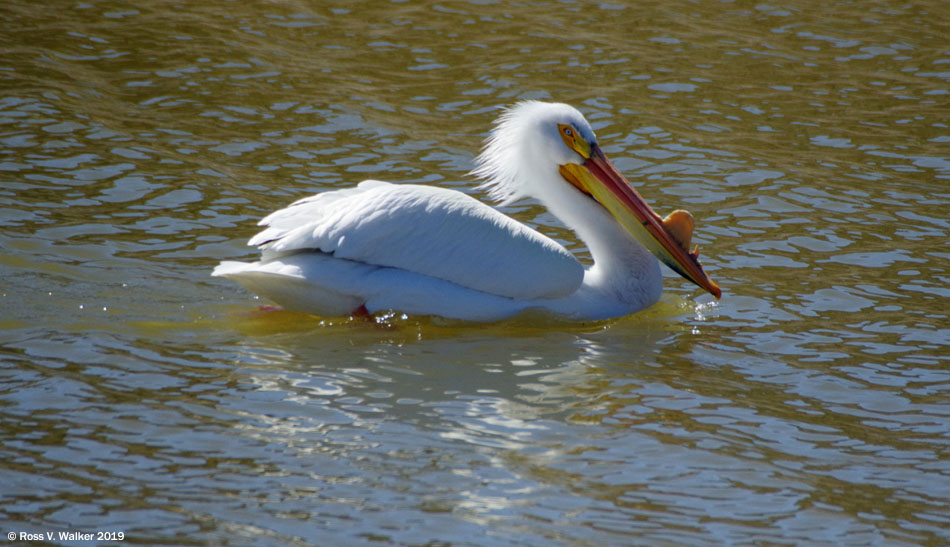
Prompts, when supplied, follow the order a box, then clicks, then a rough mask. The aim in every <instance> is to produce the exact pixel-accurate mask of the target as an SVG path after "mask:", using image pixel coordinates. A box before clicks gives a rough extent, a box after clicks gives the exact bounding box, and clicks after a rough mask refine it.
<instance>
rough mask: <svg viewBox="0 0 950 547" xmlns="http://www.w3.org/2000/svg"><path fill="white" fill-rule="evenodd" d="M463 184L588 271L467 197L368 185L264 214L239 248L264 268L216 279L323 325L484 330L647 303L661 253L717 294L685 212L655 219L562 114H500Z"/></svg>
mask: <svg viewBox="0 0 950 547" xmlns="http://www.w3.org/2000/svg"><path fill="white" fill-rule="evenodd" d="M472 174H473V175H475V176H477V177H479V178H481V179H483V180H484V183H483V185H482V188H484V189H486V190H487V191H488V192H489V194H490V196H491V197H492V198H495V199H497V200H501V201H502V202H506V203H507V202H511V201H514V200H516V199H519V198H522V197H532V198H535V199H536V200H537V201H539V202H540V203H541V204H542V205H544V206H545V207H547V209H548V210H549V211H550V212H551V213H552V214H553V215H554V216H556V217H557V218H558V219H560V220H561V222H563V223H564V225H565V226H567V227H568V228H571V229H573V230H574V232H575V233H576V234H577V236H578V237H579V238H580V239H581V240H582V241H583V242H584V243H585V244H586V245H587V247H588V248H589V249H590V254H591V258H592V259H593V264H591V265H590V266H588V267H586V268H585V267H584V266H583V265H582V264H581V263H580V262H578V260H577V259H576V258H575V257H574V256H573V255H572V254H571V253H570V252H569V251H568V250H567V249H565V248H564V247H562V246H561V245H559V244H558V243H556V242H555V241H554V240H552V239H550V238H548V237H546V236H544V235H542V234H540V233H538V232H536V231H534V230H532V229H531V228H528V227H527V226H525V225H524V224H521V223H520V222H517V221H516V220H514V219H511V218H509V217H507V216H505V215H503V214H501V213H499V212H498V211H496V210H495V209H493V208H491V207H489V206H487V205H485V204H483V203H481V202H479V201H478V200H476V199H474V198H472V197H470V196H468V195H466V194H464V193H462V192H458V191H455V190H447V189H444V188H437V187H433V186H423V185H415V184H390V183H388V182H381V181H376V180H367V181H363V182H361V183H360V184H359V185H357V186H356V187H353V188H347V189H345V190H334V191H330V192H323V193H320V194H316V195H314V196H310V197H307V198H304V199H301V200H299V201H296V202H294V203H293V204H291V205H290V206H289V207H287V208H285V209H281V210H279V211H276V212H274V213H271V214H270V215H269V216H267V217H266V218H264V219H263V220H261V221H260V223H259V225H260V226H266V229H265V230H263V231H262V232H260V233H259V234H257V235H256V236H254V237H253V238H251V240H250V241H249V242H248V245H253V246H257V247H259V248H260V249H261V251H262V256H261V260H260V261H258V262H253V263H243V262H232V261H225V262H222V263H221V264H220V265H218V267H217V268H215V270H214V272H213V273H212V275H214V276H220V277H227V278H230V279H233V280H234V281H236V282H238V283H240V284H241V285H243V286H244V287H246V288H247V289H249V290H250V291H252V292H254V293H257V294H259V295H261V296H264V297H266V298H268V299H270V300H272V301H274V302H276V303H277V304H279V305H281V306H283V307H284V308H286V309H289V310H294V311H302V312H306V313H312V314H316V315H321V316H342V315H348V314H353V313H370V314H373V313H376V312H379V311H388V310H393V311H398V312H403V313H407V314H418V315H438V316H442V317H448V318H455V319H463V320H473V321H493V320H499V319H503V318H506V317H511V316H513V315H516V314H518V313H520V312H522V311H525V310H529V309H540V310H545V311H548V312H551V313H553V314H556V315H558V316H563V317H566V318H569V319H577V320H586V319H605V318H609V317H617V316H622V315H627V314H630V313H633V312H636V311H638V310H641V309H643V308H646V307H647V306H650V305H651V304H653V303H654V302H656V301H657V300H658V299H659V297H660V294H661V293H662V291H663V283H662V275H661V273H660V267H659V263H658V262H657V260H656V258H654V256H653V255H656V257H657V258H659V259H660V260H662V261H663V262H665V263H666V264H667V265H668V266H670V267H671V268H672V269H673V270H675V271H676V272H678V273H679V274H680V275H682V276H683V277H685V278H686V279H689V280H690V281H692V282H693V283H695V284H697V285H699V286H700V287H702V288H703V289H705V290H706V291H708V292H710V293H712V294H713V295H714V296H715V297H716V298H719V296H720V290H719V287H718V286H717V285H716V283H714V282H713V281H712V280H711V279H710V278H709V276H708V275H707V274H706V272H704V271H703V268H702V266H701V265H700V264H699V260H698V254H699V253H698V250H697V249H694V250H693V251H692V252H690V251H688V250H687V248H688V245H689V239H690V236H691V234H692V227H693V225H692V218H691V217H690V216H689V213H686V212H685V211H678V212H676V213H674V214H673V215H670V216H669V217H667V218H666V219H661V218H660V217H659V216H658V215H657V214H656V213H655V212H653V210H652V209H651V208H650V206H649V205H647V204H646V202H644V201H643V198H641V197H640V194H639V193H637V191H636V190H635V189H634V188H633V187H632V186H631V185H630V183H629V182H627V180H626V179H625V178H624V177H623V175H621V174H620V172H619V171H617V169H616V168H615V167H614V166H613V164H612V163H611V162H610V161H609V160H608V159H607V157H606V156H605V155H604V153H603V152H602V151H601V149H600V147H599V146H598V144H597V139H596V137H595V136H594V131H593V130H592V129H591V127H590V124H589V123H587V120H585V119H584V116H583V115H581V113H580V112H578V111H577V110H575V109H574V108H573V107H571V106H568V105H566V104H551V103H543V102H537V101H527V102H522V103H518V104H516V105H515V106H513V107H511V108H509V109H507V110H506V111H505V112H504V113H503V114H502V116H501V117H500V118H499V120H498V121H497V122H496V125H495V128H494V129H493V131H492V132H491V135H490V136H489V138H488V140H487V141H486V144H485V147H484V149H483V151H482V153H481V155H480V156H479V157H478V158H477V159H476V169H475V170H474V171H473V172H472ZM651 253H652V254H651Z"/></svg>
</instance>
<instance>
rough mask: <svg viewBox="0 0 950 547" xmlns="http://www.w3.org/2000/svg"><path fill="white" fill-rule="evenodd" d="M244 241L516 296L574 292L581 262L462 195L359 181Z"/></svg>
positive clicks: (275, 216)
mask: <svg viewBox="0 0 950 547" xmlns="http://www.w3.org/2000/svg"><path fill="white" fill-rule="evenodd" d="M261 225H263V226H266V229H265V230H263V231H262V232H260V233H259V234H257V235H256V236H254V237H253V238H251V240H250V241H249V242H248V243H249V244H250V245H257V246H260V248H261V249H262V251H264V255H265V257H264V258H265V260H267V258H268V256H271V257H273V256H278V255H280V254H285V253H288V252H300V251H308V250H319V251H321V252H324V253H328V254H332V255H333V256H334V257H336V258H341V259H346V260H352V261H355V262H360V263H364V264H369V265H375V266H386V267H391V268H398V269H402V270H406V271H410V272H414V273H419V274H424V275H427V276H430V277H435V278H438V279H442V280H445V281H449V282H452V283H455V284H458V285H460V286H462V287H467V288H471V289H475V290H479V291H483V292H487V293H490V294H495V295H499V296H505V297H509V298H517V299H535V298H557V297H563V296H567V295H568V294H571V293H573V292H574V291H575V290H577V288H578V287H579V286H580V284H581V282H582V279H583V275H584V272H583V267H582V266H581V264H580V263H579V262H578V261H577V260H576V259H575V258H574V256H573V255H571V254H570V253H569V252H568V251H567V250H566V249H564V248H563V247H562V246H561V245H559V244H557V243H556V242H555V241H553V240H551V239H550V238H548V237H546V236H544V235H542V234H540V233H538V232H536V231H534V230H531V229H530V228H528V227H526V226H524V225H523V224H521V223H519V222H517V221H515V220H513V219H511V218H509V217H507V216H505V215H503V214H501V213H499V212H497V211H495V210H494V209H492V208H491V207H488V206H487V205H485V204H483V203H481V202H479V201H477V200H475V199H474V198H471V197H469V196H467V195H465V194H463V193H461V192H457V191H454V190H447V189H443V188H437V187H432V186H420V185H408V184H407V185H395V184H389V183H385V182H380V181H364V182H363V183H361V184H360V185H358V186H357V187H354V188H349V189H346V190H338V191H333V192H324V193H321V194H317V195H315V196H311V197H308V198H304V199H301V200H298V201H297V202H295V203H293V204H291V205H290V206H289V207H287V208H285V209H281V210H279V211H276V212H274V213H272V214H271V215H269V216H267V217H266V218H265V219H264V220H262V221H261Z"/></svg>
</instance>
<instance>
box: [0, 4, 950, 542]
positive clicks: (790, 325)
mask: <svg viewBox="0 0 950 547" xmlns="http://www.w3.org/2000/svg"><path fill="white" fill-rule="evenodd" d="M948 25H950V8H948V7H947V6H945V3H944V2H940V1H929V2H928V1H925V2H913V3H894V2H883V1H881V2H860V3H847V2H839V3H830V4H829V3H819V2H798V3H792V4H774V5H773V4H755V3H746V2H675V3H670V2H637V3H629V4H622V3H617V4H586V3H575V2H537V3H526V4H521V3H510V2H502V3H489V2H454V1H450V2H442V3H438V4H428V3H421V2H419V3H411V2H362V3H353V2H338V3H327V2H308V1H294V2H227V3H222V2H214V3H201V2H194V3H190V2H184V3H181V2H179V3H173V2H161V1H158V2H147V3H145V2H142V3H129V4H125V3H121V2H78V3H68V2H53V3H38V2H28V1H22V0H13V1H12V2H9V1H8V2H6V3H4V4H3V5H0V52H2V55H0V279H2V285H0V523H2V527H0V532H4V533H9V532H13V533H14V534H19V533H20V532H23V533H44V534H45V533H47V532H52V533H56V532H59V531H81V532H90V533H94V532H100V531H101V532H122V533H123V534H125V538H126V539H125V541H128V542H133V541H134V542H137V543H147V544H156V543H167V544H176V545H193V544H215V545H217V544H230V545H250V544H254V545H261V544H265V545H267V544H270V545H292V544H312V545H360V544H384V545H385V544H392V545H414V544H453V545H544V544H564V545H608V544H609V545H624V544H651V545H653V544H689V545H695V544H748V543H775V544H793V543H799V544H806V543H807V544H814V543H819V544H849V545H867V544H875V545H915V544H922V545H944V544H946V543H947V542H948V541H950V518H948V516H947V515H948V514H950V494H948V492H950V425H948V424H950V403H948V401H950V366H948V363H950V321H948V307H950V306H948V302H950V300H948V297H950V288H948V285H950V272H948V264H950V262H948V259H950V250H948V247H947V244H946V240H947V237H948V235H950V220H948V218H950V215H948V211H950V125H948V124H950V119H948V116H947V113H948V112H950V109H948V107H950V39H948V36H950V34H948ZM527 98H532V99H545V100H557V101H563V102H569V103H571V104H573V105H575V106H577V107H578V108H579V109H581V110H582V111H583V112H584V113H585V115H586V116H587V117H588V119H589V120H591V122H592V123H593V124H594V127H595V130H596V131H597V133H598V136H599V139H600V143H601V145H602V146H603V148H604V149H605V151H606V152H607V154H608V155H610V157H611V158H612V159H613V160H614V162H615V164H616V165H617V167H618V168H620V170H621V171H623V172H624V173H625V174H626V175H627V177H628V178H629V179H630V180H631V181H633V182H634V183H635V184H636V185H637V186H638V188H639V189H640V191H641V193H642V194H643V195H644V196H645V197H646V198H647V199H648V200H649V201H650V202H651V204H652V205H653V206H654V207H655V208H656V209H657V210H658V211H660V212H661V213H662V212H666V211H669V210H671V209H674V208H686V209H689V210H690V211H691V212H692V213H693V215H694V216H695V217H696V219H697V232H696V235H695V237H694V239H695V241H696V242H697V243H699V244H700V246H701V248H702V250H703V255H702V256H703V263H704V265H706V268H707V270H708V271H709V272H710V274H711V275H712V277H713V278H714V279H715V280H716V281H717V282H718V283H719V284H720V286H721V287H722V288H723V293H724V294H723V298H722V300H721V301H719V302H715V301H713V300H712V298H711V297H710V296H708V295H702V294H701V293H700V291H699V290H698V289H696V288H695V287H693V286H692V285H690V284H689V283H688V282H686V281H684V280H682V279H680V278H679V277H677V276H675V274H670V276H669V277H668V278H667V279H666V293H665V295H664V298H663V300H662V301H661V302H660V303H659V304H657V305H656V306H654V307H653V308H651V309H649V310H647V311H645V312H643V313H641V314H638V315H635V316H632V317H627V318H622V319H618V320H613V321H607V322H602V323H591V324H582V325H570V324H551V323H538V322H537V321H536V320H533V319H531V318H524V319H518V320H514V321H510V322H504V323H499V324H490V325H471V324H464V323H456V322H444V321H435V320H431V319H428V318H423V317H403V316H401V315H399V314H394V315H391V316H387V317H384V318H383V319H382V320H381V321H380V322H378V323H373V322H366V321H353V320H347V319H327V318H315V317H310V316H306V315H297V314H290V313H285V312H276V313H274V312H271V313H266V312H264V313H262V312H259V311H258V307H259V306H260V305H261V304H264V303H265V302H263V301H260V300H257V299H255V298H254V297H253V296H252V295H250V294H248V293H247V292H245V291H244V290H243V289H241V288H240V287H238V286H236V285H234V284H232V283H229V282H228V281H226V280H220V279H212V278H211V277H209V274H210V271H211V269H212V268H213V267H214V265H215V264H217V262H218V261H219V260H222V259H235V260H242V259H248V258H252V257H253V256H255V254H256V253H255V251H254V250H253V249H250V248H247V247H246V246H245V245H244V242H245V241H246V240H247V238H248V237H250V236H251V235H252V234H253V233H255V232H256V226H255V224H256V222H257V220H259V219H260V218H261V217H262V216H264V215H265V214H267V213H268V212H270V211H272V210H274V209H276V208H279V207H282V206H285V205H286V204H288V203H289V202H290V201H292V200H294V199H296V198H298V197H302V196H305V195H308V194H312V193H314V192H317V191H321V190H327V189H333V188H342V187H346V186H349V185H352V184H354V183H356V182H358V181H360V180H362V179H365V178H381V179H386V180H391V181H394V182H424V183H430V184H436V185H440V186H446V187H453V188H458V189H463V190H465V191H468V192H471V193H473V194H474V195H476V197H480V198H483V197H484V196H481V195H479V194H477V193H475V192H474V191H473V190H471V183H472V180H471V179H470V178H469V177H468V176H467V175H466V173H467V171H468V170H469V169H471V160H472V158H473V157H474V155H475V154H476V153H477V151H478V150H479V148H480V146H481V142H482V140H483V138H484V136H485V134H486V132H487V130H488V129H489V127H490V124H491V121H492V120H493V119H494V117H495V116H496V115H497V113H498V110H497V109H498V107H499V106H501V105H505V104H510V103H512V102H514V101H516V100H519V99H527ZM504 211H505V212H506V213H508V214H511V215H512V216H515V217H516V218H518V219H519V220H521V221H523V222H526V223H529V224H531V225H532V226H538V227H539V229H541V230H542V231H544V232H546V233H548V234H550V235H552V236H554V237H556V238H558V239H560V240H562V241H564V242H565V243H566V244H568V245H569V246H570V247H571V248H572V249H576V250H578V251H579V252H582V249H578V246H577V244H576V241H575V240H574V239H573V238H572V235H571V234H570V233H568V232H566V231H565V230H563V229H562V228H560V227H558V226H557V225H556V222H555V221H554V220H553V218H552V217H551V216H550V215H548V214H547V213H546V212H544V211H543V210H542V209H540V208H539V207H538V206H536V205H535V204H532V203H530V202H522V203H518V204H514V205H512V206H510V207H506V208H505V209H504Z"/></svg>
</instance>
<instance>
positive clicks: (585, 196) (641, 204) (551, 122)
mask: <svg viewBox="0 0 950 547" xmlns="http://www.w3.org/2000/svg"><path fill="white" fill-rule="evenodd" d="M472 173H473V174H474V175H475V176H477V177H479V178H481V179H483V180H484V181H485V182H484V183H483V185H482V188H484V189H485V190H487V191H488V193H489V195H490V197H492V198H493V199H495V200H498V201H500V202H502V203H510V202H513V201H515V200H518V199H521V198H524V197H533V198H535V199H537V200H539V201H541V202H542V203H543V204H545V205H546V206H547V207H548V209H550V210H551V212H552V213H554V214H555V215H556V216H559V217H561V218H562V220H565V221H567V220H568V219H569V218H575V219H576V218H577V217H578V215H579V214H581V215H582V214H584V213H583V212H581V211H586V210H587V209H588V207H589V206H590V204H591V203H593V204H595V207H596V209H597V210H600V211H605V212H606V213H607V214H609V216H610V217H612V218H613V220H614V221H616V222H617V223H619V224H620V225H621V226H622V227H623V228H624V229H625V230H626V231H627V232H629V233H630V234H631V235H632V236H633V237H634V238H636V240H637V241H638V242H640V244H641V245H643V246H644V247H645V248H646V249H648V250H649V251H650V252H651V253H653V255H654V256H656V257H657V258H658V259H659V260H660V261H661V262H663V263H664V264H666V265H667V266H669V267H670V268H671V269H672V270H673V271H675V272H677V273H678V274H680V275H681V276H683V277H684V278H686V279H688V280H690V281H692V282H693V283H695V284H696V285H698V286H699V287H701V288H703V289H704V290H706V291H708V292H709V293H710V294H712V295H713V296H715V297H716V298H719V297H720V296H721V294H722V293H721V290H720V289H719V286H718V285H716V283H715V282H714V281H713V280H712V279H710V278H709V276H708V275H707V274H706V272H705V271H704V270H703V267H702V265H701V264H700V263H699V251H698V248H694V249H693V250H692V251H690V250H689V249H688V248H687V245H688V242H689V238H690V236H691V235H692V217H690V216H689V214H688V213H686V212H685V211H677V212H676V213H674V214H672V215H670V216H669V217H667V218H666V219H663V218H661V217H660V216H659V215H657V214H656V213H655V212H654V211H653V209H652V208H651V207H650V206H649V205H648V204H647V203H646V201H645V200H644V199H643V198H642V197H641V196H640V194H639V192H637V190H636V189H635V188H634V187H633V186H632V185H631V184H630V182H629V181H627V179H626V178H625V177H624V176H623V175H622V174H621V173H620V171H618V170H617V168H616V167H614V165H613V163H611V162H610V160H609V159H607V156H606V155H605V154H604V152H603V151H602V150H601V149H600V146H599V145H598V144H597V137H596V136H595V135H594V130H593V129H592V128H591V126H590V124H589V123H588V122H587V120H586V119H585V118H584V116H583V115H582V114H581V113H580V112H579V111H577V110H576V109H575V108H573V107H571V106H569V105H566V104H558V103H544V102H540V101H525V102H521V103H518V104H516V105H514V106H512V107H510V108H509V109H507V110H506V111H505V112H504V114H503V115H502V116H501V117H500V118H499V120H498V122H497V124H496V126H495V128H494V129H493V130H492V132H491V134H490V135H489V137H488V139H487V141H486V144H485V148H484V149H483V150H482V153H481V154H480V155H479V157H478V158H477V159H476V168H475V170H474V171H473V172H472ZM583 222H584V221H583V220H575V221H574V222H573V224H575V226H571V227H574V228H578V227H579V226H581V225H582V224H583ZM568 223H569V224H570V223H571V222H568ZM582 237H583V236H582Z"/></svg>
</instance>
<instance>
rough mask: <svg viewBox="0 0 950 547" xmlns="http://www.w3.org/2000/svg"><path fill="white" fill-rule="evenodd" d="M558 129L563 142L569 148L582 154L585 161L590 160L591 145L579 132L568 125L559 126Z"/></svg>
mask: <svg viewBox="0 0 950 547" xmlns="http://www.w3.org/2000/svg"><path fill="white" fill-rule="evenodd" d="M557 129H558V131H559V132H560V133H561V140H563V141H564V144H566V145H567V147H568V148H570V149H571V150H573V151H575V152H577V153H578V154H580V155H581V157H582V158H584V159H585V160H586V159H588V158H590V144H589V143H588V142H587V141H586V140H585V139H584V137H582V136H581V135H580V134H579V133H578V132H577V129H575V128H574V127H572V126H570V125H568V124H566V123H561V124H558V126H557Z"/></svg>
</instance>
